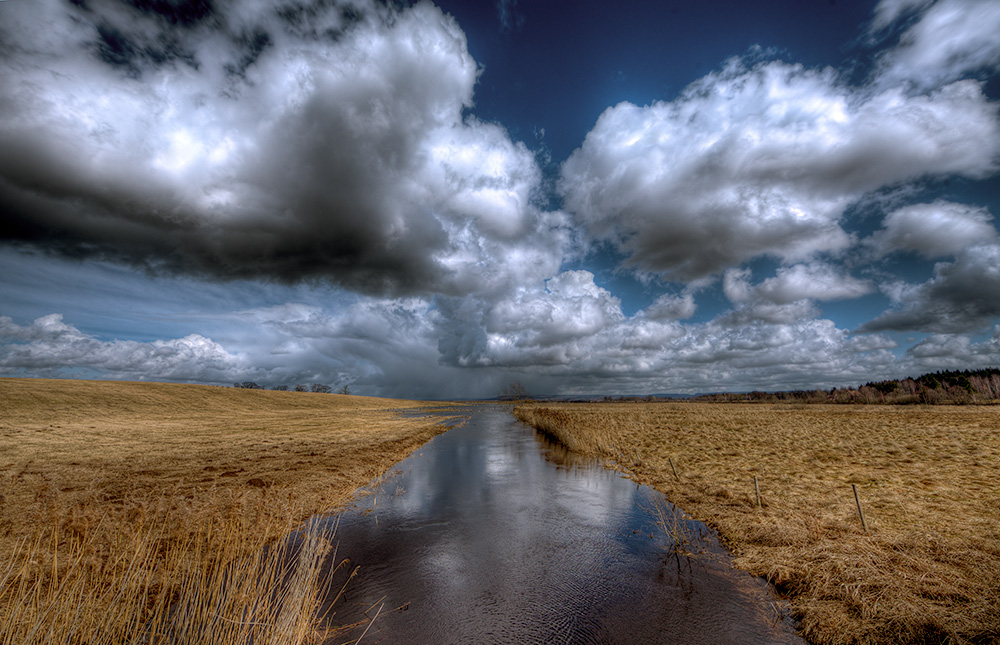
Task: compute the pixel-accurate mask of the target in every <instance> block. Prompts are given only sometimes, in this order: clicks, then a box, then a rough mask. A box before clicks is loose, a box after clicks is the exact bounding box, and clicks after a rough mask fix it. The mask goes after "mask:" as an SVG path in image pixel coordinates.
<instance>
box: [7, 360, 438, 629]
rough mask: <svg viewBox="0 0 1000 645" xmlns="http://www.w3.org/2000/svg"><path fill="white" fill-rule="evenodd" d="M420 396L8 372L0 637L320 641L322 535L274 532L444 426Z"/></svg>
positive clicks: (327, 505)
mask: <svg viewBox="0 0 1000 645" xmlns="http://www.w3.org/2000/svg"><path fill="white" fill-rule="evenodd" d="M417 407H427V404H424V403H419V402H412V401H399V400H389V399H377V398H368V397H354V396H351V397H348V396H340V395H331V394H313V393H301V392H270V391H259V390H238V389H230V388H217V387H207V386H195V385H177V384H153V383H121V382H97V381H55V380H27V379H0V643H3V644H4V645H7V644H14V643H18V644H21V643H50V642H59V643H89V644H92V645H97V644H98V643H121V642H143V643H151V644H152V643H160V642H170V643H243V642H254V643H310V642H319V641H320V640H322V638H323V637H324V636H325V635H326V633H325V631H324V630H323V629H321V628H322V627H323V625H324V620H323V618H324V617H322V616H317V615H315V609H316V607H318V606H319V604H320V600H321V598H322V595H323V594H324V593H326V590H325V589H323V588H322V586H321V585H322V581H321V580H320V579H319V578H318V571H319V565H320V563H321V562H322V560H323V558H324V557H325V556H326V554H327V551H328V550H329V545H328V544H326V543H325V542H324V540H322V539H321V538H319V537H318V536H309V535H306V536H304V537H303V538H302V539H301V540H300V541H299V543H298V544H297V545H296V546H295V548H293V549H291V550H289V549H282V548H278V546H277V545H279V544H280V542H278V539H279V538H282V537H283V536H285V535H287V534H288V533H289V531H291V530H293V529H295V528H296V527H297V526H298V525H299V524H300V523H301V521H302V520H304V519H305V518H307V517H309V516H311V515H314V514H316V513H320V512H325V511H330V510H333V509H336V508H338V507H340V506H342V505H343V504H344V503H346V502H347V501H348V500H349V499H350V498H351V497H352V496H353V495H354V493H355V491H356V489H358V487H360V486H364V485H365V484H367V483H368V482H369V481H371V480H372V479H373V478H375V477H376V476H379V475H381V474H382V473H384V472H385V471H387V470H388V469H389V468H391V467H392V465H393V464H395V463H396V462H398V461H399V460H400V459H402V458H404V457H405V456H406V455H407V454H409V453H410V452H412V451H413V450H414V449H416V448H417V447H419V446H420V445H422V444H423V443H425V442H426V441H427V440H428V439H430V438H431V437H432V436H434V435H435V434H437V433H439V432H441V431H443V430H444V427H442V426H440V425H436V424H434V423H433V422H432V421H430V420H428V419H427V418H403V417H402V416H400V415H399V413H398V412H399V411H400V410H403V409H412V408H417ZM438 407H441V406H438ZM293 563H298V566H295V567H293V566H292V564H293ZM333 622H334V623H335V622H336V620H335V617H334V618H333Z"/></svg>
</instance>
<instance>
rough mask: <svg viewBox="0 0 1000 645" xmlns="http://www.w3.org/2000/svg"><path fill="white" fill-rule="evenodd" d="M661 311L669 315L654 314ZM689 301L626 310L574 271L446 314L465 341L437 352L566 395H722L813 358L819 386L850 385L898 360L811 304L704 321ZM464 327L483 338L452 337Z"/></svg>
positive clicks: (788, 379) (766, 381) (800, 374)
mask: <svg viewBox="0 0 1000 645" xmlns="http://www.w3.org/2000/svg"><path fill="white" fill-rule="evenodd" d="M750 288H753V287H750ZM466 304H468V301H466ZM661 307H662V308H663V309H665V310H666V311H665V312H661V313H664V314H665V315H651V313H650V310H653V311H654V312H655V311H656V310H657V309H659V308H661ZM768 307H770V315H768V312H767V311H766V310H767V308H768ZM692 309H693V302H692V300H691V298H690V296H689V294H683V295H681V296H664V297H663V298H661V299H660V301H659V302H657V303H654V305H652V306H651V307H650V308H649V309H647V310H644V311H641V312H639V313H637V314H636V315H634V316H631V317H629V316H625V315H623V314H622V312H621V306H620V303H619V301H618V299H617V298H615V297H614V296H612V295H611V294H610V293H609V292H608V291H607V290H605V289H603V288H601V287H599V286H598V285H596V284H594V282H593V275H592V274H590V273H589V272H586V271H570V272H564V273H563V274H560V275H559V276H557V277H556V278H553V279H552V280H549V281H548V283H547V284H546V285H545V288H544V289H543V288H539V289H535V290H524V291H522V292H520V293H518V294H516V295H512V296H511V297H510V298H508V299H506V300H501V301H498V302H496V303H485V302H480V303H478V304H477V305H476V306H475V307H468V306H467V307H466V309H465V310H463V311H462V312H461V314H462V315H461V316H460V321H461V322H459V319H453V318H451V315H452V314H453V313H457V312H456V311H454V310H452V311H449V312H448V314H446V315H444V316H442V317H441V318H440V319H438V321H437V326H438V329H439V333H440V334H442V335H447V336H448V337H450V338H463V339H464V340H465V341H466V342H463V344H462V345H461V348H459V346H458V344H457V343H456V344H455V345H450V346H449V350H450V351H449V352H447V353H445V352H443V353H442V358H443V359H446V361H447V362H449V363H450V364H454V365H456V366H476V367H480V368H490V369H507V370H524V371H525V373H526V374H529V375H530V378H531V379H532V380H533V381H534V382H535V383H538V384H540V385H542V386H545V385H548V386H549V387H552V388H554V391H559V392H564V393H574V392H578V393H593V392H595V391H605V392H608V391H616V392H636V391H644V392H657V391H658V392H666V391H679V392H691V391H706V390H712V391H717V390H719V389H732V388H733V387H740V386H737V385H736V383H737V382H740V383H742V384H743V387H748V386H747V385H746V384H748V383H752V384H753V385H752V387H757V388H778V387H804V386H805V384H806V383H807V381H808V379H809V378H811V377H810V375H809V370H810V369H811V368H810V366H815V365H817V364H820V365H822V366H823V367H822V370H823V372H824V378H825V379H826V380H825V381H824V382H827V383H831V384H837V383H840V384H848V383H852V382H853V381H855V380H857V379H859V378H865V370H868V369H878V370H882V372H880V373H884V370H885V369H886V368H887V367H890V366H893V365H894V363H895V359H894V357H893V355H892V354H891V352H889V351H888V350H890V349H892V348H894V347H895V344H894V343H893V342H892V341H891V340H890V339H888V338H885V337H883V336H881V335H877V334H873V335H867V336H862V337H854V336H851V335H850V334H849V333H848V332H847V331H846V330H843V329H839V328H837V327H836V325H835V324H834V323H833V322H832V321H829V320H817V319H815V314H816V312H815V310H814V308H813V307H812V305H811V304H810V303H809V302H808V301H804V300H798V301H795V302H792V303H789V304H783V305H778V304H760V305H754V307H753V308H752V309H751V308H750V307H746V308H737V309H736V310H735V311H733V312H728V313H725V314H723V315H721V316H719V317H717V318H715V319H714V320H711V321H709V322H706V323H689V324H685V323H682V322H680V320H679V319H680V318H682V317H684V316H686V315H687V314H688V313H689V312H691V313H693V312H692ZM751 311H752V314H751ZM479 320H482V321H484V322H483V323H479V322H478V321H479ZM461 325H468V328H469V329H478V330H481V335H478V334H473V333H466V334H464V335H463V334H462V333H455V331H454V329H455V327H458V326H461ZM640 384H641V385H640Z"/></svg>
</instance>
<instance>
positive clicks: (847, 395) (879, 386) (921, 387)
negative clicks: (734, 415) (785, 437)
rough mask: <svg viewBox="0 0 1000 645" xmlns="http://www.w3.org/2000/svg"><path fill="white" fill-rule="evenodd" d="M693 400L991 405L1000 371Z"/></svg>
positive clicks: (998, 391)
mask: <svg viewBox="0 0 1000 645" xmlns="http://www.w3.org/2000/svg"><path fill="white" fill-rule="evenodd" d="M692 400H694V401H714V402H760V403H773V402H777V401H797V402H802V403H892V404H900V405H903V404H914V403H952V404H954V403H960V404H961V403H991V402H996V401H1000V368H995V367H992V368H987V369H981V370H961V371H943V372H934V373H933V374H924V375H923V376H918V377H917V378H909V377H908V378H904V379H899V380H896V381H872V382H869V383H865V384H864V385H861V386H859V387H856V388H855V387H846V388H834V389H832V390H829V391H827V390H795V391H791V392H744V393H733V392H723V393H719V394H703V395H700V396H696V397H694V398H693V399H692Z"/></svg>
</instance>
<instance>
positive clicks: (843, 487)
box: [515, 403, 1000, 644]
mask: <svg viewBox="0 0 1000 645" xmlns="http://www.w3.org/2000/svg"><path fill="white" fill-rule="evenodd" d="M515 414H516V416H517V417H518V418H519V419H521V420H522V421H525V422H527V423H529V424H531V425H533V426H535V427H537V428H539V429H541V430H543V431H545V432H547V433H549V434H551V435H553V436H554V437H555V438H557V439H558V440H559V441H561V442H562V443H564V444H566V445H567V446H568V447H570V448H571V449H573V450H576V451H578V452H581V453H584V454H589V455H596V456H601V457H605V458H611V459H613V460H615V462H617V464H619V465H620V467H621V468H622V469H623V470H625V471H626V472H627V473H628V474H629V475H630V476H631V477H633V478H634V479H636V480H637V481H640V482H642V483H646V484H649V485H652V486H653V487H655V488H657V489H659V490H661V491H663V492H664V493H665V494H666V495H667V496H668V498H669V499H671V500H672V501H674V502H675V503H677V504H678V505H679V506H681V507H682V508H684V509H685V510H686V511H688V512H689V513H691V515H693V516H694V517H695V518H696V519H699V520H702V521H705V522H706V523H708V524H710V525H712V526H713V527H715V528H716V529H717V530H718V531H719V533H720V535H721V537H722V539H723V540H724V542H725V543H726V544H727V546H729V548H730V549H731V550H732V551H733V552H734V555H735V556H736V565H737V566H739V567H740V568H742V569H745V570H747V571H750V572H751V573H754V574H756V575H760V576H763V577H765V578H767V579H768V580H770V581H771V582H772V583H774V584H775V585H776V586H777V588H778V589H779V590H780V591H781V592H782V593H784V594H786V595H787V596H788V598H789V600H790V601H791V604H792V607H793V610H794V611H795V612H796V614H797V616H798V617H799V619H800V620H801V631H802V633H803V635H804V636H805V637H806V638H807V639H809V640H810V641H812V642H815V643H831V644H832V643H925V642H955V643H962V642H975V643H979V642H994V641H995V640H997V639H1000V587H998V586H997V584H996V581H997V579H1000V504H998V500H1000V477H997V473H998V472H1000V408H998V407H975V406H933V407H931V406H912V407H888V406H826V405H811V406H804V405H798V406H797V405H766V404H762V405H739V404H699V403H601V404H541V403H539V404H532V403H528V404H524V405H520V406H518V407H517V408H516V409H515ZM675 471H676V473H677V474H676V476H675V475H674V472H675ZM755 476H756V478H757V484H758V488H759V490H760V501H761V505H760V506H758V504H757V492H756V489H755V487H754V477H755ZM852 484H854V485H855V486H856V488H857V490H858V494H859V499H860V502H861V506H862V510H863V512H864V514H865V519H866V523H867V527H868V531H867V532H866V531H865V529H864V528H863V526H862V524H861V520H860V517H859V514H858V510H857V504H856V502H855V498H854V495H853V490H852Z"/></svg>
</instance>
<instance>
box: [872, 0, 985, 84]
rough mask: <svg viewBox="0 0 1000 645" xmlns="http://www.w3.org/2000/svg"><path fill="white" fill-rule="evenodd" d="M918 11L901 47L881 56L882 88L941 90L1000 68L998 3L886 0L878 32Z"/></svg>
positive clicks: (879, 14)
mask: <svg viewBox="0 0 1000 645" xmlns="http://www.w3.org/2000/svg"><path fill="white" fill-rule="evenodd" d="M914 12H917V13H918V16H919V17H918V19H917V20H916V21H915V22H914V23H913V24H911V25H909V26H908V28H907V29H906V30H905V31H904V32H903V33H902V35H901V36H900V39H899V43H898V44H897V45H896V46H895V47H893V48H892V49H890V50H888V51H886V52H885V53H884V54H883V55H882V56H881V57H880V63H879V67H878V69H877V71H876V74H877V76H878V80H877V82H878V83H880V84H882V85H897V84H899V83H910V84H913V85H914V86H915V87H916V88H917V89H921V90H922V89H926V88H930V87H936V86H938V85H940V84H942V83H947V82H949V81H952V80H955V79H959V78H963V77H965V76H966V75H968V74H972V73H975V72H978V71H981V70H984V69H988V70H994V71H995V70H996V69H998V68H1000V41H998V39H997V33H1000V5H998V4H997V3H996V2H994V1H993V0H938V1H937V2H930V1H927V0H903V1H900V0H884V1H883V2H881V3H879V5H878V7H876V10H875V19H874V21H873V28H875V29H876V30H878V29H884V28H886V27H888V26H890V25H891V24H892V23H894V22H896V21H897V20H899V18H901V17H903V16H906V15H911V14H913V13H914Z"/></svg>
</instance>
